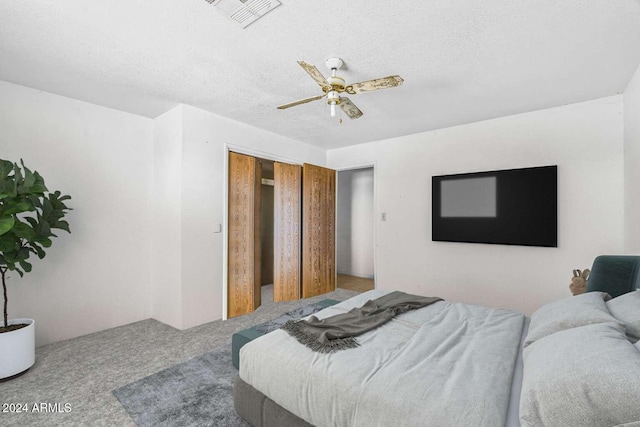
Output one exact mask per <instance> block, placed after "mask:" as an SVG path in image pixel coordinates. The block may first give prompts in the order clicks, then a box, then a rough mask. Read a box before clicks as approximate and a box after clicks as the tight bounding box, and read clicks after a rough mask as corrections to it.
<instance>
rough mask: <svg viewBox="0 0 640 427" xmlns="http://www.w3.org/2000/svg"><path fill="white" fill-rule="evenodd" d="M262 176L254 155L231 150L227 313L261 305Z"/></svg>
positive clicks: (237, 312)
mask: <svg viewBox="0 0 640 427" xmlns="http://www.w3.org/2000/svg"><path fill="white" fill-rule="evenodd" d="M261 177H262V171H261V168H260V162H258V160H257V159H256V158H255V157H252V156H245V155H243V154H238V153H233V152H230V153H229V242H228V244H229V256H228V258H229V264H228V280H227V286H228V288H227V316H228V317H235V316H240V315H242V314H247V313H251V312H253V311H254V310H255V309H256V308H258V307H259V306H260V296H261V289H260V273H261V272H260V259H261V257H260V249H261V245H260V189H261Z"/></svg>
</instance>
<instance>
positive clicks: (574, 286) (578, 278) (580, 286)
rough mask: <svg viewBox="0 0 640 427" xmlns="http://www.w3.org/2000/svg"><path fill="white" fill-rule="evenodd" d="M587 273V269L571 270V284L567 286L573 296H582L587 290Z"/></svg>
mask: <svg viewBox="0 0 640 427" xmlns="http://www.w3.org/2000/svg"><path fill="white" fill-rule="evenodd" d="M589 273H591V270H589V269H588V268H587V269H586V270H583V271H580V270H573V277H572V278H571V284H570V285H569V289H571V293H572V294H573V295H580V294H584V293H585V291H586V290H587V280H589Z"/></svg>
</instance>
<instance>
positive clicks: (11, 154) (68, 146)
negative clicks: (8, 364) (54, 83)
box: [0, 81, 153, 345]
mask: <svg viewBox="0 0 640 427" xmlns="http://www.w3.org/2000/svg"><path fill="white" fill-rule="evenodd" d="M152 144H153V121H152V120H150V119H147V118H142V117H138V116H135V115H132V114H128V113H123V112H119V111H116V110H111V109H108V108H104V107H99V106H96V105H92V104H88V103H85V102H80V101H76V100H72V99H69V98H64V97H61V96H57V95H52V94H48V93H45V92H41V91H37V90H33V89H29V88H26V87H22V86H17V85H13V84H10V83H6V82H2V81H0V158H3V159H6V160H11V161H19V160H20V159H21V158H22V159H24V161H25V163H26V165H27V166H28V167H29V168H32V169H36V170H38V171H39V172H40V173H41V174H42V176H43V177H44V178H45V181H46V184H47V186H48V188H49V189H50V190H60V191H62V192H63V193H65V194H69V195H71V196H72V197H73V198H72V200H70V202H69V206H71V207H72V208H73V209H74V210H73V211H71V212H70V214H69V215H68V221H69V223H70V225H71V233H72V234H67V233H66V232H64V231H60V232H59V233H57V234H58V236H59V237H58V238H57V239H55V240H54V243H53V246H52V247H51V248H49V249H48V250H47V256H46V257H45V258H44V259H43V260H39V259H37V258H35V259H34V260H33V271H32V272H31V273H29V274H27V275H25V277H24V278H22V279H21V278H20V277H19V276H18V275H17V274H11V275H10V276H11V277H10V279H9V281H8V282H9V283H8V287H9V289H8V292H9V317H32V318H34V319H35V321H36V342H37V344H38V345H42V344H46V343H50V342H54V341H59V340H63V339H67V338H71V337H74V336H78V335H82V334H86V333H90V332H95V331H98V330H101V329H106V328H111V327H114V326H119V325H123V324H126V323H130V322H134V321H138V320H142V319H145V318H148V317H149V316H150V301H149V298H148V294H149V292H150V271H151V243H150V242H151V236H152V232H151V226H150V222H151V208H150V203H151V200H150V194H151V192H150V189H151V181H152V161H151V155H152Z"/></svg>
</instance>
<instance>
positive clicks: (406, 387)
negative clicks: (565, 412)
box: [240, 290, 524, 427]
mask: <svg viewBox="0 0 640 427" xmlns="http://www.w3.org/2000/svg"><path fill="white" fill-rule="evenodd" d="M386 293H388V291H382V290H374V291H370V292H366V293H364V294H361V295H358V296H356V297H354V298H351V299H349V300H347V301H344V302H342V303H340V304H338V305H335V306H333V307H329V308H327V309H325V310H322V311H321V312H319V313H316V316H318V317H320V318H324V317H329V316H333V315H336V314H339V313H343V312H345V311H348V310H350V309H351V308H353V307H358V306H361V305H362V304H364V303H365V302H366V301H367V300H369V299H375V298H378V297H379V296H382V295H384V294H386ZM523 319H524V316H522V315H521V314H518V313H515V312H512V311H509V310H501V309H489V308H485V307H480V306H474V305H468V304H460V303H450V302H438V303H435V304H432V305H430V306H428V307H425V308H422V309H420V310H414V311H410V312H407V313H404V314H402V315H400V316H398V317H396V318H395V319H393V320H391V321H390V322H388V323H386V324H385V325H383V326H381V327H380V328H377V329H375V330H373V331H370V332H368V333H366V334H363V335H361V336H360V337H358V341H359V342H360V344H361V346H360V347H358V348H355V349H349V350H343V351H338V352H336V353H330V354H321V353H315V352H313V351H311V350H309V349H308V348H307V347H305V346H303V345H301V344H299V343H298V342H297V341H296V340H295V339H294V338H292V337H291V336H289V334H287V333H286V332H284V331H282V330H278V331H274V332H272V333H269V334H267V335H265V336H263V337H260V338H258V339H256V340H254V341H252V342H251V343H249V344H247V345H245V346H244V347H243V348H242V350H241V352H240V377H241V378H242V379H243V380H244V381H245V382H247V383H248V384H250V385H252V386H253V387H254V388H256V389H257V390H259V391H260V392H262V393H263V394H265V395H266V396H267V397H269V398H270V399H272V400H273V401H275V402H276V403H278V404H279V405H280V406H282V407H284V408H285V409H287V410H289V411H291V412H292V413H294V414H295V415H297V416H299V417H300V418H302V419H304V420H306V421H307V422H309V423H311V424H313V425H315V426H318V427H321V426H367V427H369V426H375V425H381V426H382V425H384V426H387V425H402V426H424V425H433V426H439V427H440V426H443V427H444V426H461V425H465V426H466V425H473V426H490V427H494V426H500V425H505V424H506V422H507V412H508V411H507V409H508V407H509V401H510V395H511V393H510V391H511V388H512V382H513V372H514V366H515V365H516V363H515V362H516V357H517V354H518V350H519V348H520V342H521V335H522V329H523V328H522V325H523ZM516 387H517V384H516ZM514 388H515V387H514ZM516 408H517V404H516ZM516 420H517V411H516ZM510 425H511V424H510ZM515 425H517V424H515Z"/></svg>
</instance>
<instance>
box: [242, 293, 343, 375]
mask: <svg viewBox="0 0 640 427" xmlns="http://www.w3.org/2000/svg"><path fill="white" fill-rule="evenodd" d="M339 302H340V301H336V300H332V299H324V300H322V301H319V302H316V303H313V304H309V305H306V306H304V307H301V308H298V309H296V310H291V311H289V312H287V313H285V314H283V315H282V316H280V317H278V318H277V319H274V320H271V321H269V322H265V323H261V324H260V325H256V326H253V327H251V328H249V329H245V330H244V331H239V332H236V333H235V334H233V335H232V336H231V360H232V362H233V366H234V367H235V368H236V369H240V349H241V348H242V347H243V346H244V345H245V344H247V343H248V342H251V341H253V340H255V339H256V338H258V337H261V336H263V335H265V334H267V333H269V332H271V331H275V330H276V329H279V328H280V327H281V326H282V325H284V324H285V322H286V321H287V320H296V319H300V318H302V317H305V316H308V315H310V314H313V313H316V312H318V311H320V310H322V309H323V308H327V307H331V306H332V305H335V304H337V303H339Z"/></svg>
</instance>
